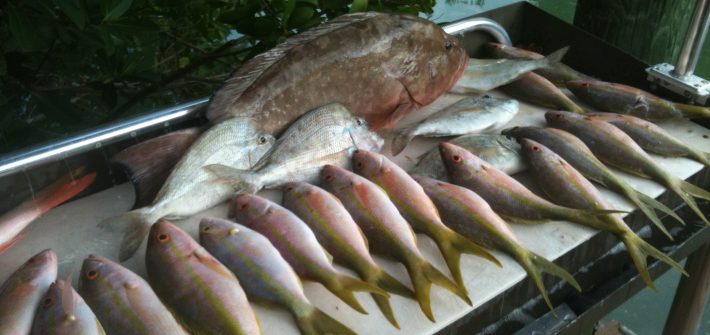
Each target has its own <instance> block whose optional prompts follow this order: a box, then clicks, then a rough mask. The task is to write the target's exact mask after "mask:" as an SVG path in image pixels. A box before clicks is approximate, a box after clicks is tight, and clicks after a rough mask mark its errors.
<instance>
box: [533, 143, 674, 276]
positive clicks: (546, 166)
mask: <svg viewBox="0 0 710 335" xmlns="http://www.w3.org/2000/svg"><path fill="white" fill-rule="evenodd" d="M520 144H521V145H522V147H523V155H524V156H525V157H526V158H527V160H528V163H529V164H530V167H531V170H533V175H534V176H535V179H536V180H537V181H538V184H539V185H540V187H541V188H542V189H543V190H544V191H545V193H546V194H547V195H548V196H549V197H550V198H551V199H553V200H554V201H556V202H557V203H559V204H562V205H564V206H569V207H572V208H579V209H611V208H612V207H611V205H610V204H609V203H608V202H607V201H606V199H604V197H603V196H602V195H601V193H599V190H597V189H596V188H595V187H594V185H592V183H590V182H589V181H588V180H587V179H586V178H584V176H582V174H581V173H579V172H578V171H577V170H575V169H574V168H573V167H572V166H571V165H569V163H567V162H566V161H565V160H564V159H563V158H562V157H560V156H558V155H557V154H556V153H554V152H552V150H550V149H548V148H547V147H545V146H544V145H542V144H540V143H537V142H535V141H533V140H529V139H523V140H522V141H521V142H520ZM600 219H601V220H600V221H601V224H600V225H597V226H592V227H593V228H597V229H600V230H605V231H608V232H610V233H612V234H614V235H616V236H617V237H618V238H619V239H620V240H621V241H623V242H624V245H626V249H628V251H629V254H630V255H631V258H632V259H633V262H634V264H635V265H636V268H637V269H638V271H639V274H640V275H641V278H642V279H643V281H644V282H646V285H648V286H649V287H651V288H654V289H655V287H654V285H653V280H651V275H650V274H649V273H648V269H647V267H646V257H648V256H652V257H655V258H657V259H659V260H660V261H662V262H664V263H666V264H668V265H670V266H672V267H674V268H675V269H676V270H678V271H679V272H681V273H684V274H686V273H685V271H683V268H681V267H680V265H678V264H677V263H676V262H674V261H673V260H672V259H671V258H670V257H668V256H666V255H665V254H663V253H662V252H660V251H658V249H656V248H654V247H653V246H652V245H650V244H648V243H646V242H645V241H644V240H642V239H641V238H640V237H638V236H637V235H636V234H635V233H634V232H633V231H632V230H631V229H630V228H629V227H628V226H627V225H626V223H624V220H623V219H622V218H621V216H620V215H619V214H609V215H604V216H602V217H600ZM686 275H687V274H686Z"/></svg>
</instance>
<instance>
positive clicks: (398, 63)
mask: <svg viewBox="0 0 710 335" xmlns="http://www.w3.org/2000/svg"><path fill="white" fill-rule="evenodd" d="M467 61H468V55H467V54H466V51H465V50H464V49H463V48H462V47H461V45H460V44H459V42H458V40H456V38H454V37H453V36H450V35H448V34H446V33H445V32H444V30H443V29H441V28H440V27H439V26H437V25H436V24H434V23H433V22H431V21H427V20H424V19H421V18H417V17H414V16H407V15H399V14H384V13H375V12H367V13H355V14H349V15H343V16H340V17H338V18H335V19H333V20H331V21H328V22H326V23H324V24H322V25H320V26H318V27H315V28H313V29H311V30H309V31H306V32H304V33H301V34H299V35H296V36H293V37H291V38H289V39H287V40H286V41H285V42H283V43H282V44H280V45H278V46H276V47H275V48H274V49H272V50H270V51H267V52H265V53H262V54H260V55H258V56H256V57H254V58H253V59H252V60H250V61H249V62H247V63H246V64H244V65H243V66H242V67H241V68H240V69H239V70H238V71H237V72H236V73H235V74H234V75H233V76H232V77H231V78H229V79H228V80H227V81H226V82H225V84H224V86H223V87H222V88H221V89H220V90H219V91H217V93H215V95H214V96H213V97H212V100H211V101H210V104H209V107H208V111H207V117H208V118H209V119H210V120H211V121H212V122H215V121H217V120H224V119H226V118H230V117H234V116H251V117H253V119H254V125H255V126H257V127H260V128H261V129H262V130H266V131H268V132H270V133H272V134H279V133H280V132H281V131H283V130H284V129H285V128H286V126H288V125H289V124H290V123H291V122H293V121H294V120H295V119H297V118H298V117H299V116H300V115H302V114H304V113H306V112H307V111H309V110H312V109H314V108H317V107H320V106H323V105H326V104H329V103H334V102H337V103H341V104H343V105H345V106H346V107H347V108H348V109H349V110H351V111H352V112H353V113H354V114H355V115H357V116H359V117H362V118H364V119H365V120H367V121H368V123H370V125H371V126H372V128H373V130H377V129H380V128H384V127H390V126H392V125H393V124H395V123H396V122H397V121H398V120H399V119H401V118H402V117H403V116H404V115H405V114H407V113H408V112H409V111H411V110H412V109H414V108H415V107H420V106H423V105H427V104H429V103H431V102H432V101H434V100H435V99H436V98H437V97H438V96H439V95H441V94H442V93H444V92H446V91H448V90H449V89H450V88H451V87H452V86H453V85H454V83H455V82H456V81H457V80H458V79H459V77H460V76H461V74H462V73H463V71H464V69H465V68H466V64H467Z"/></svg>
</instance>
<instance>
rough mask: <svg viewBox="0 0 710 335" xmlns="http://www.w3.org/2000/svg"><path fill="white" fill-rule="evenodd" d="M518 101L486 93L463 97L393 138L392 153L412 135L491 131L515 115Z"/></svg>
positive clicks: (441, 135)
mask: <svg viewBox="0 0 710 335" xmlns="http://www.w3.org/2000/svg"><path fill="white" fill-rule="evenodd" d="M518 108H519V104H518V101H517V100H513V99H501V98H494V97H491V96H489V95H482V96H473V97H467V98H463V99H461V100H459V101H457V102H456V103H454V104H452V105H450V106H448V107H446V108H444V109H442V110H441V111H439V112H436V113H434V114H433V115H431V116H429V117H427V118H426V119H424V120H422V121H420V122H419V123H416V124H414V125H412V126H409V127H405V128H403V129H402V130H400V131H399V132H398V134H397V136H395V137H394V138H393V139H392V154H393V155H398V154H399V153H400V152H402V150H404V148H405V147H406V146H407V144H409V142H410V141H411V140H412V139H413V138H414V137H415V136H426V137H443V136H456V135H464V134H472V133H492V132H494V131H497V130H499V129H500V128H502V127H503V126H505V125H506V124H507V123H508V122H510V120H511V119H512V118H513V117H514V116H515V115H516V114H518Z"/></svg>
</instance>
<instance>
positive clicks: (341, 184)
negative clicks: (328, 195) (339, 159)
mask: <svg viewBox="0 0 710 335" xmlns="http://www.w3.org/2000/svg"><path fill="white" fill-rule="evenodd" d="M355 176H356V175H355V174H354V173H352V172H350V171H348V170H346V169H343V168H341V167H339V166H335V165H330V164H327V165H325V166H323V169H321V171H320V179H321V182H322V185H323V187H324V188H325V189H327V190H338V189H342V188H347V187H350V185H352V183H353V178H354V177H355Z"/></svg>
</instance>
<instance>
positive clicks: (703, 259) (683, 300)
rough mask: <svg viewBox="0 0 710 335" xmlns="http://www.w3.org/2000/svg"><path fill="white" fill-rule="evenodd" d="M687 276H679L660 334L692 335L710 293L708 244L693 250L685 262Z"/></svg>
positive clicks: (709, 247)
mask: <svg viewBox="0 0 710 335" xmlns="http://www.w3.org/2000/svg"><path fill="white" fill-rule="evenodd" d="M685 270H686V271H687V272H688V274H689V275H690V277H682V278H681V279H680V282H679V283H678V289H677V290H676V293H675V298H674V299H673V305H672V306H671V311H670V312H669V313H668V319H667V320H666V326H665V328H664V330H663V335H693V334H695V333H696V332H697V330H698V325H699V324H700V317H701V316H702V315H703V310H704V309H705V303H706V302H707V299H708V293H709V292H710V244H705V246H703V247H702V248H700V249H698V250H696V251H695V252H694V253H692V254H691V255H690V256H688V260H687V261H686V263H685Z"/></svg>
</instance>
